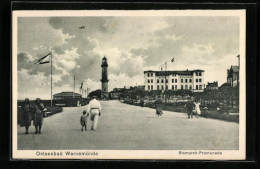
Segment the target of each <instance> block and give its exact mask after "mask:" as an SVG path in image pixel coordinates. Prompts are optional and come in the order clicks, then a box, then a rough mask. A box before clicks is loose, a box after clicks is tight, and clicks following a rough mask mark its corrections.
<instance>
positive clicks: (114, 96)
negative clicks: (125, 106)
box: [110, 88, 126, 99]
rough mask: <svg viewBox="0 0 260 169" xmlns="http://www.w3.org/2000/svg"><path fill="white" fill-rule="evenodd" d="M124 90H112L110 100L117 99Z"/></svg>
mask: <svg viewBox="0 0 260 169" xmlns="http://www.w3.org/2000/svg"><path fill="white" fill-rule="evenodd" d="M125 90H126V89H125V88H114V89H113V91H111V92H110V98H111V99H119V98H120V96H121V95H122V94H123V92H124V91H125Z"/></svg>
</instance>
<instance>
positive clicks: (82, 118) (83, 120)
mask: <svg viewBox="0 0 260 169" xmlns="http://www.w3.org/2000/svg"><path fill="white" fill-rule="evenodd" d="M82 113H83V115H82V116H80V124H81V126H82V129H81V131H82V132H83V128H84V127H85V131H87V119H88V116H89V113H87V112H86V110H84V111H83V112H82Z"/></svg>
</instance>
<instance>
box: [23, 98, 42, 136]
mask: <svg viewBox="0 0 260 169" xmlns="http://www.w3.org/2000/svg"><path fill="white" fill-rule="evenodd" d="M44 109H45V107H44V105H43V103H42V101H41V99H40V98H37V99H36V101H35V104H32V103H30V100H29V99H28V98H26V99H25V101H24V103H23V105H22V116H21V119H20V126H21V127H25V130H26V131H25V134H28V132H29V127H30V126H31V123H32V121H33V125H34V126H35V134H41V128H42V124H43V111H44Z"/></svg>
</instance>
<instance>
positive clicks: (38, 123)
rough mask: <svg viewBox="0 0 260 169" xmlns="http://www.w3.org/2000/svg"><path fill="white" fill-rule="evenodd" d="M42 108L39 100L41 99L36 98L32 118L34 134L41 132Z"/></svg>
mask: <svg viewBox="0 0 260 169" xmlns="http://www.w3.org/2000/svg"><path fill="white" fill-rule="evenodd" d="M43 110H44V105H43V103H42V102H41V99H40V98H37V99H36V105H35V114H34V120H33V124H34V126H35V134H41V128H42V123H43Z"/></svg>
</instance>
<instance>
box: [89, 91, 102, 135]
mask: <svg viewBox="0 0 260 169" xmlns="http://www.w3.org/2000/svg"><path fill="white" fill-rule="evenodd" d="M88 112H89V113H90V120H91V121H92V127H91V130H94V131H96V129H97V123H98V116H101V105H100V102H99V101H98V100H97V96H93V99H92V100H91V101H90V102H89V105H88Z"/></svg>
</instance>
